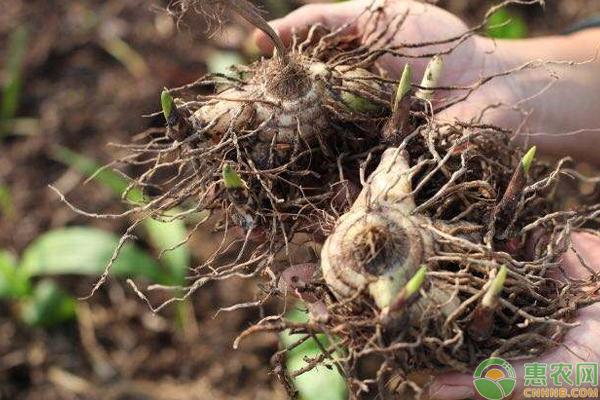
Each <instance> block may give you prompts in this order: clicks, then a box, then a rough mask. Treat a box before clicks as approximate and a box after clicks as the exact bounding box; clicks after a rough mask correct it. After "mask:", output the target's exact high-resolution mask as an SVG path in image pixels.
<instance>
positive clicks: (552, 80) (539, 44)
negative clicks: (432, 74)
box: [256, 0, 600, 165]
mask: <svg viewBox="0 0 600 400" xmlns="http://www.w3.org/2000/svg"><path fill="white" fill-rule="evenodd" d="M371 3H372V0H354V1H349V2H344V3H339V4H311V5H307V6H304V7H302V8H300V9H298V10H296V11H294V12H292V13H291V14H289V15H288V16H286V17H285V18H282V19H279V20H276V21H273V22H272V25H273V26H274V28H275V30H276V31H278V32H279V34H280V35H281V37H282V39H283V40H284V42H286V43H288V44H289V42H290V41H291V36H292V32H293V31H294V30H295V31H296V32H297V33H298V35H299V36H302V35H305V34H306V33H307V31H308V27H309V26H310V25H312V24H316V23H321V24H323V25H324V26H326V27H329V28H335V27H339V26H341V25H343V24H345V23H349V22H352V21H354V23H352V24H351V26H350V27H348V31H349V33H355V34H358V35H361V34H363V33H365V32H366V31H368V30H369V28H370V27H369V26H366V24H365V23H364V22H365V21H364V20H365V18H364V17H363V18H358V17H359V15H360V14H361V13H362V12H363V11H364V10H365V8H366V7H368V6H369V5H370V4H371ZM407 12H408V16H407V18H406V20H405V22H404V24H403V26H402V29H401V30H400V32H399V34H398V35H397V36H396V37H395V38H394V43H393V44H394V45H397V46H403V48H402V51H403V52H405V53H406V54H407V55H410V57H411V58H408V59H407V58H398V57H392V56H389V55H388V56H384V57H383V58H382V59H381V60H380V65H381V67H383V68H384V69H385V70H387V71H388V72H389V73H390V74H391V75H392V76H395V77H398V75H399V73H400V71H401V70H402V68H403V67H404V65H405V63H406V62H410V63H411V65H412V66H413V69H414V71H415V73H414V77H415V80H416V81H415V82H414V83H418V81H419V80H420V78H421V76H422V74H423V72H424V70H425V66H426V64H427V62H428V59H427V58H412V57H415V56H419V55H423V54H432V53H436V52H438V53H445V52H447V51H449V50H450V49H452V48H454V50H453V51H452V52H451V53H449V54H447V55H445V56H444V59H445V66H444V74H443V77H442V80H441V81H440V82H439V86H440V87H446V86H460V87H467V86H478V82H480V80H481V78H483V77H489V76H496V75H499V76H498V77H496V78H494V79H491V80H489V81H488V82H486V83H485V84H484V85H482V86H479V87H477V89H476V90H474V91H473V92H472V93H471V94H470V95H469V96H468V98H467V99H466V100H465V101H462V102H460V103H458V104H456V105H454V106H452V107H450V108H447V109H445V110H444V111H443V112H441V113H438V114H437V116H436V117H437V118H438V119H440V120H447V121H451V122H452V121H454V120H457V119H458V120H461V121H472V120H473V119H475V120H478V121H479V122H482V123H487V124H492V125H497V126H500V127H503V128H507V129H511V130H515V131H518V133H520V134H521V136H520V138H521V142H523V143H524V142H527V144H536V145H538V147H539V148H540V150H541V152H542V153H543V154H555V155H573V156H577V157H578V159H579V160H581V161H589V162H592V163H596V164H599V165H600V158H598V157H597V154H596V151H595V150H594V149H595V146H594V144H595V143H596V142H597V140H598V137H599V135H600V131H599V130H598V129H597V128H598V127H599V126H600V118H599V116H598V113H597V112H594V107H591V106H590V104H594V103H595V102H596V103H597V101H598V100H599V99H598V93H600V74H598V70H599V68H600V65H599V62H598V60H594V61H589V60H591V59H593V57H594V55H595V53H596V52H597V50H598V49H597V47H598V45H600V29H596V30H588V31H585V32H581V33H578V34H574V35H570V36H564V37H562V36H561V37H546V38H539V39H528V40H496V41H495V40H492V39H490V38H486V37H483V36H478V35H465V34H466V33H467V32H468V28H467V26H466V25H465V24H464V23H463V22H462V21H461V20H460V19H459V18H457V17H456V16H454V15H452V14H450V13H448V12H446V11H444V10H442V9H440V8H438V7H435V6H432V5H429V4H425V3H420V2H416V1H410V0H405V1H397V0H396V1H394V0H388V1H387V2H385V6H384V15H385V16H384V21H383V22H382V23H380V26H381V29H386V28H388V27H389V26H390V25H391V24H392V23H393V21H394V19H395V18H398V17H399V16H402V15H404V13H407ZM460 37H462V38H463V39H460V40H454V41H450V42H448V43H447V44H436V45H430V46H419V47H412V46H413V45H415V44H419V43H424V42H439V41H443V40H446V39H449V38H460ZM256 40H257V43H258V45H259V47H260V48H261V49H262V50H263V51H264V52H265V53H268V52H270V51H272V45H271V44H270V42H269V41H268V39H267V37H266V35H264V34H263V33H262V32H257V33H256ZM534 60H544V61H549V60H552V61H558V62H560V63H551V64H545V63H543V62H540V63H537V67H536V68H533V66H531V67H530V68H525V69H523V70H522V71H520V72H518V73H517V72H515V73H511V74H506V75H505V74H503V73H505V72H507V71H510V70H517V69H519V67H520V66H523V65H525V64H527V63H528V62H532V61H534ZM585 60H588V62H586V63H583V64H582V65H572V62H573V61H578V62H583V61H585ZM465 94H467V91H466V90H463V91H453V92H452V93H449V92H444V91H438V93H437V97H438V100H439V99H440V97H442V98H448V97H449V96H453V97H454V98H456V97H457V96H458V97H460V96H464V95H465ZM573 131H577V132H576V134H573V135H556V134H557V133H567V132H573Z"/></svg>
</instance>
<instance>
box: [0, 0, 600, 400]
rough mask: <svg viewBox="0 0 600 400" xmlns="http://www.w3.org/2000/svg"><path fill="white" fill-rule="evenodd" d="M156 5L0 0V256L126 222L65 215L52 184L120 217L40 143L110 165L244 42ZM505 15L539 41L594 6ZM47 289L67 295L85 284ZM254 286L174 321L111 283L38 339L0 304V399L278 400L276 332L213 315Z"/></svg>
mask: <svg viewBox="0 0 600 400" xmlns="http://www.w3.org/2000/svg"><path fill="white" fill-rule="evenodd" d="M266 3H272V2H266ZM277 3H282V4H285V5H283V6H282V5H280V6H279V7H278V8H279V9H278V10H277V12H278V13H282V12H285V11H287V10H289V9H292V8H293V7H295V6H297V4H293V5H292V4H289V2H283V1H281V2H277ZM439 4H440V5H445V6H447V7H448V8H449V9H450V10H452V11H454V12H456V13H458V14H459V15H460V16H462V17H463V18H465V19H467V20H469V21H471V22H475V21H478V20H479V19H480V17H481V15H483V13H484V10H486V9H487V8H488V7H489V2H487V1H483V0H481V1H469V2H465V1H462V0H442V1H440V2H439ZM164 6H165V3H164V2H163V3H161V2H159V1H153V2H148V1H146V0H107V1H101V0H89V1H86V2H74V1H69V0H54V1H44V0H30V1H25V0H0V7H1V8H2V10H3V11H2V13H0V54H5V50H6V44H7V37H8V35H9V33H10V32H11V31H12V30H13V29H14V28H15V27H17V26H21V25H26V26H27V27H28V29H29V30H30V42H29V47H28V53H27V57H26V61H25V71H24V92H23V97H22V101H21V106H20V108H19V111H18V117H19V119H20V120H21V121H26V122H27V124H25V123H22V124H20V126H21V128H20V129H19V131H20V133H21V134H20V135H18V136H12V137H9V138H7V139H4V138H3V139H0V185H6V186H7V187H9V188H10V192H11V195H12V207H11V211H10V213H9V214H1V213H0V248H2V249H8V250H10V251H12V252H14V253H15V254H18V253H20V252H21V251H22V250H23V249H24V248H25V247H26V245H27V244H28V243H29V242H31V241H32V240H33V239H34V238H35V237H37V236H38V235H39V234H41V233H43V232H45V231H47V230H49V229H52V228H57V227H61V226H67V225H82V224H86V225H89V224H93V225H95V226H98V227H102V228H105V229H110V230H113V231H115V232H122V231H123V229H124V227H125V224H126V223H127V221H122V223H120V222H115V221H102V220H100V221H90V220H89V219H85V218H82V217H79V216H77V215H75V214H74V213H72V212H71V211H70V210H69V209H68V208H67V207H65V206H64V205H63V204H61V203H60V202H59V200H58V199H57V197H56V196H55V194H54V193H52V192H51V191H50V190H48V188H47V185H49V184H52V185H55V186H57V187H59V188H60V189H61V190H62V191H63V192H64V193H66V194H68V196H69V199H70V200H71V201H73V202H74V203H75V204H78V205H84V206H85V208H86V209H88V210H94V211H97V212H118V211H122V210H123V207H122V206H121V205H119V203H118V201H116V200H115V198H114V195H113V194H112V193H110V192H109V191H108V190H104V189H102V188H100V187H98V186H97V185H94V186H93V188H94V190H89V189H88V190H81V189H80V188H79V186H80V183H81V181H82V177H81V176H79V175H78V174H77V173H76V172H74V171H72V170H69V169H67V168H66V167H64V166H63V165H62V164H61V163H59V162H57V161H56V160H55V157H54V156H53V151H54V146H57V145H60V146H65V147H68V148H70V149H72V150H75V151H77V152H79V153H81V154H85V155H86V156H87V157H90V158H93V159H95V160H97V161H99V162H101V163H102V162H109V161H110V160H112V159H114V158H116V157H115V149H114V148H111V147H107V146H106V144H107V143H109V142H120V143H123V142H127V141H129V139H130V137H131V136H132V135H134V134H136V133H138V132H140V131H143V130H145V129H147V128H150V127H153V126H159V125H161V124H162V123H163V122H162V118H161V117H160V116H159V117H149V118H142V115H147V114H151V113H153V112H156V111H157V110H158V109H159V106H160V105H159V93H160V90H161V88H162V87H163V86H168V87H174V86H179V85H182V84H185V83H189V82H191V81H194V80H195V79H197V78H198V77H199V76H200V75H201V74H202V73H203V72H205V71H206V68H207V67H206V63H205V62H206V60H207V59H208V58H209V57H210V55H211V54H212V52H214V51H215V49H239V48H242V47H244V45H245V43H244V41H245V39H246V38H247V36H248V35H247V34H246V32H245V31H244V28H240V27H239V25H238V26H235V27H227V28H225V29H224V30H223V32H224V34H225V37H226V38H227V39H223V35H221V36H220V37H219V35H217V36H214V37H212V38H210V39H209V38H207V37H206V35H204V34H203V33H202V32H198V31H196V30H194V29H192V28H190V26H188V27H187V28H186V27H182V28H181V29H180V30H178V29H177V27H176V26H175V25H174V24H173V23H172V21H171V20H170V19H169V17H168V16H166V14H164V13H163V12H161V10H160V7H164ZM518 11H519V12H522V13H523V16H524V17H525V18H526V20H527V22H528V26H529V29H530V34H531V35H541V34H549V33H556V32H559V31H561V30H563V29H565V28H566V27H568V26H569V25H571V24H572V23H574V22H576V21H578V20H580V19H581V18H584V17H585V16H588V15H591V14H592V13H593V12H598V11H600V6H599V5H598V2H597V0H570V1H558V0H550V1H548V2H547V5H546V10H545V12H543V11H542V10H541V9H540V8H524V7H521V8H518ZM192 27H193V26H192ZM115 38H120V39H122V40H123V41H124V42H126V43H127V44H128V45H129V46H131V47H132V48H133V49H135V51H136V52H137V53H138V54H139V55H140V57H141V59H142V60H143V62H142V65H141V66H139V65H138V66H137V67H131V66H130V67H129V68H127V66H126V65H124V64H123V63H122V62H120V61H119V60H117V59H115V57H113V56H112V55H111V54H110V52H109V51H108V49H109V48H110V45H108V44H107V43H110V42H111V41H113V42H112V43H114V40H115ZM0 59H3V57H1V56H0ZM89 185H92V184H89ZM201 243H203V240H196V241H195V242H194V246H192V247H200V244H201ZM203 254H206V249H199V250H198V251H197V256H198V257H199V258H201V257H202V256H203ZM61 283H62V284H63V285H64V287H66V288H68V289H69V290H70V291H71V292H72V293H74V294H75V295H78V296H81V295H85V294H87V293H88V292H89V289H90V287H91V284H92V281H90V280H88V279H73V278H70V279H65V280H63V281H61ZM255 290H256V289H255V288H253V287H249V286H248V285H247V283H243V282H242V281H228V282H222V283H219V284H211V285H209V286H207V287H204V288H203V289H202V290H201V291H198V292H197V294H196V295H194V298H193V303H194V304H193V305H194V310H193V312H191V311H190V312H189V313H188V315H187V318H183V319H182V318H181V317H180V318H176V317H175V314H176V308H175V307H170V308H168V309H167V310H166V311H164V312H162V313H161V314H160V315H154V314H153V313H152V312H151V311H150V310H149V309H148V307H147V306H146V305H145V304H143V303H142V302H141V301H139V299H138V298H137V297H135V296H134V295H133V294H132V293H131V291H130V290H129V289H128V288H127V287H126V286H124V285H123V284H122V283H120V282H115V281H111V282H110V283H109V284H108V285H107V286H105V287H104V288H103V289H102V290H101V291H100V292H99V293H98V294H97V295H96V296H95V297H94V298H92V299H91V300H90V301H88V302H81V303H80V304H79V315H80V318H79V321H78V322H75V323H71V324H67V325H64V326H61V327H59V328H56V329H52V330H48V331H42V330H32V329H30V328H28V327H26V326H25V325H23V324H21V323H20V322H18V320H17V319H16V318H14V317H13V316H14V315H15V310H14V309H13V307H14V306H12V305H8V304H3V303H0V399H5V398H6V399H42V398H43V399H208V398H237V399H246V398H247V399H261V398H264V399H278V398H282V399H283V398H285V391H284V390H283V388H282V387H280V386H279V385H278V383H277V382H276V380H275V378H274V377H273V376H272V375H271V374H270V373H269V365H270V362H269V361H270V357H271V355H272V354H273V353H274V351H275V350H276V349H277V337H276V336H274V335H271V336H268V335H263V336H257V337H253V338H251V339H249V340H247V341H245V342H244V345H243V346H242V348H241V349H240V350H237V351H234V350H233V349H232V343H233V340H234V338H235V337H236V335H237V334H239V332H241V331H242V330H244V329H245V328H246V327H248V326H249V324H250V323H251V322H255V321H256V320H257V319H258V318H259V317H260V315H259V312H258V311H235V312H232V313H226V314H220V315H219V316H218V318H214V314H215V310H217V309H219V308H220V307H225V306H227V305H231V304H235V303H237V302H239V301H247V300H248V299H252V298H253V297H254V296H255ZM192 316H193V317H192ZM177 320H179V321H180V323H179V324H178V323H177V322H176V321H177ZM182 320H184V321H187V322H183V323H181V321H182ZM194 321H195V322H194Z"/></svg>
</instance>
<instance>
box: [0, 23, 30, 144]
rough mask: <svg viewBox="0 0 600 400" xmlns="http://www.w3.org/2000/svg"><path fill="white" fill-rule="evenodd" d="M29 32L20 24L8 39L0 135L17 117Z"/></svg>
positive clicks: (0, 115)
mask: <svg viewBox="0 0 600 400" xmlns="http://www.w3.org/2000/svg"><path fill="white" fill-rule="evenodd" d="M28 40H29V32H28V30H27V28H25V27H23V26H20V27H19V28H17V29H16V30H15V31H13V32H12V34H11V35H10V38H9V40H8V50H7V53H6V59H5V60H6V63H5V65H4V70H5V75H6V83H5V85H4V87H3V89H2V103H1V104H0V136H2V135H3V134H5V133H7V130H8V127H9V125H8V124H9V122H10V121H11V120H12V119H13V118H14V117H15V114H16V112H17V109H18V108H19V101H20V97H21V88H22V85H23V82H22V77H21V75H22V69H23V59H24V58H25V53H26V51H27V42H28Z"/></svg>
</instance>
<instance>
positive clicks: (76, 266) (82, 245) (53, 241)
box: [21, 227, 164, 282]
mask: <svg viewBox="0 0 600 400" xmlns="http://www.w3.org/2000/svg"><path fill="white" fill-rule="evenodd" d="M118 242H119V237H117V235H114V234H112V233H109V232H105V231H102V230H99V229H94V228H85V227H74V228H66V229H58V230H54V231H50V232H48V233H45V234H43V235H41V236H40V237H38V238H37V239H36V240H35V241H34V242H33V243H32V244H31V245H30V246H29V247H28V248H27V249H26V250H25V252H24V254H23V260H22V263H21V268H22V269H23V271H24V272H26V273H27V274H28V275H29V276H48V275H91V276H98V275H100V274H102V273H103V272H104V270H105V268H106V265H107V264H108V262H109V261H110V259H111V258H112V255H113V253H114V250H115V249H116V248H117V245H118ZM111 273H112V274H113V275H115V276H122V277H146V278H147V279H149V280H150V281H152V282H162V281H163V280H164V273H163V272H162V271H161V270H160V266H159V265H158V264H157V263H156V262H155V261H154V260H153V259H152V257H150V256H149V255H148V254H147V253H145V252H143V251H142V250H140V249H139V248H138V247H136V246H134V245H132V244H127V245H125V246H124V247H123V249H122V250H121V253H120V255H119V257H118V258H117V260H116V261H115V263H114V264H113V266H112V269H111Z"/></svg>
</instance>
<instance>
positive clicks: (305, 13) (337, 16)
mask: <svg viewBox="0 0 600 400" xmlns="http://www.w3.org/2000/svg"><path fill="white" fill-rule="evenodd" d="M363 3H365V2H364V1H351V2H344V3H339V4H309V5H306V6H304V7H301V8H299V9H297V10H295V11H293V12H292V13H290V14H288V15H287V16H286V17H284V18H280V19H277V20H274V21H271V22H270V24H271V26H273V29H275V31H276V32H277V33H278V34H279V36H280V37H281V40H283V42H284V43H285V44H286V45H289V44H290V42H291V39H292V33H293V32H294V30H296V32H297V33H298V35H299V36H300V37H305V36H306V34H307V33H308V30H309V28H310V26H311V25H314V24H323V25H324V26H326V27H328V28H337V27H339V26H341V25H343V24H345V23H346V22H348V21H351V20H352V19H353V18H355V17H356V16H358V14H359V13H360V12H362V11H363V10H364V8H365V4H363ZM348 29H349V31H348V33H352V30H353V29H356V25H354V26H351V27H349V28H348ZM254 37H255V40H256V44H257V45H258V47H259V49H260V50H261V51H262V52H263V53H265V54H270V53H271V52H272V51H273V44H272V43H271V41H270V40H269V37H268V36H267V35H265V34H264V33H263V32H262V31H256V32H255V33H254Z"/></svg>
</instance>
